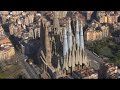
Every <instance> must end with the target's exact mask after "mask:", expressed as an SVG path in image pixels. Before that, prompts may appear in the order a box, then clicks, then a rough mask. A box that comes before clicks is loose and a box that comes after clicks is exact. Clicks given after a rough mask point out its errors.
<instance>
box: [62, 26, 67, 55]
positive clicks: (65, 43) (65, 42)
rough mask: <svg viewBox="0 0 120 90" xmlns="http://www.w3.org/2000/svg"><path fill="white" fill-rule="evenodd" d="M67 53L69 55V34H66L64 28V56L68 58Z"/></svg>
mask: <svg viewBox="0 0 120 90" xmlns="http://www.w3.org/2000/svg"><path fill="white" fill-rule="evenodd" d="M67 53H68V42H67V33H66V28H65V27H64V33H63V56H66V54H67Z"/></svg>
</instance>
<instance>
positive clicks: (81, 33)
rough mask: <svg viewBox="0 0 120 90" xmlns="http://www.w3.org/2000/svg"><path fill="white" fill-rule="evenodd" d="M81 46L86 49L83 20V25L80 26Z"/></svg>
mask: <svg viewBox="0 0 120 90" xmlns="http://www.w3.org/2000/svg"><path fill="white" fill-rule="evenodd" d="M80 48H81V49H82V50H83V51H84V37H83V25H82V21H81V27H80Z"/></svg>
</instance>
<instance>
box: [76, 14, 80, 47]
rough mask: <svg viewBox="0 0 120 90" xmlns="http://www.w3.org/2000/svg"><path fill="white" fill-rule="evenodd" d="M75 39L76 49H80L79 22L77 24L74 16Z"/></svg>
mask: <svg viewBox="0 0 120 90" xmlns="http://www.w3.org/2000/svg"><path fill="white" fill-rule="evenodd" d="M75 39H76V45H77V49H78V47H80V38H79V22H78V17H77V16H76V34H75Z"/></svg>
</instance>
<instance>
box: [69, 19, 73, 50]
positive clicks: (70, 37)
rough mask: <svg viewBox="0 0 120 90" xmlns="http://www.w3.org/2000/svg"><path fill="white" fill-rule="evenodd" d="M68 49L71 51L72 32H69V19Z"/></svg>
mask: <svg viewBox="0 0 120 90" xmlns="http://www.w3.org/2000/svg"><path fill="white" fill-rule="evenodd" d="M68 49H70V51H71V50H72V30H71V20H70V18H69V26H68Z"/></svg>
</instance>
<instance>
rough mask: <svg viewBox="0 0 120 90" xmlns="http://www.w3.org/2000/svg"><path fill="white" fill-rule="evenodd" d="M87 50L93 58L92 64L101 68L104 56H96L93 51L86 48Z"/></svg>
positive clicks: (96, 67)
mask: <svg viewBox="0 0 120 90" xmlns="http://www.w3.org/2000/svg"><path fill="white" fill-rule="evenodd" d="M85 52H86V53H87V55H88V57H89V58H90V59H91V66H92V67H93V68H95V69H99V65H100V63H102V62H103V59H102V58H99V57H97V56H95V55H94V54H93V53H92V52H91V51H89V50H88V49H86V48H85Z"/></svg>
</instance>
